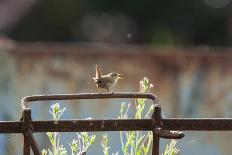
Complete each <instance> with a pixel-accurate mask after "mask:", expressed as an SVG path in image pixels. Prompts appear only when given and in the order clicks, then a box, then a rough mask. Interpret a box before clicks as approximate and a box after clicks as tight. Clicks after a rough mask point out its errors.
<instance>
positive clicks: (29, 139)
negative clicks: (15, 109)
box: [22, 108, 40, 155]
mask: <svg viewBox="0 0 232 155" xmlns="http://www.w3.org/2000/svg"><path fill="white" fill-rule="evenodd" d="M22 116H23V117H22V118H23V119H22V121H23V126H22V129H23V135H24V142H25V143H24V147H23V149H24V150H23V154H24V155H30V146H31V148H32V151H33V152H34V154H35V155H40V152H39V148H38V145H37V143H36V141H35V139H34V137H33V133H32V130H33V125H32V124H31V121H32V119H31V109H29V108H27V109H23V113H22Z"/></svg>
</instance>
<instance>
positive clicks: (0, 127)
mask: <svg viewBox="0 0 232 155" xmlns="http://www.w3.org/2000/svg"><path fill="white" fill-rule="evenodd" d="M0 133H22V122H21V121H0Z"/></svg>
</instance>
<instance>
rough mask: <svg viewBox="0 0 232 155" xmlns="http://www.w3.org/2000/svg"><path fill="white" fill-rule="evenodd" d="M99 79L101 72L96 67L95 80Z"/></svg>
mask: <svg viewBox="0 0 232 155" xmlns="http://www.w3.org/2000/svg"><path fill="white" fill-rule="evenodd" d="M100 77H101V72H100V69H99V68H98V66H97V65H96V78H97V79H98V78H100Z"/></svg>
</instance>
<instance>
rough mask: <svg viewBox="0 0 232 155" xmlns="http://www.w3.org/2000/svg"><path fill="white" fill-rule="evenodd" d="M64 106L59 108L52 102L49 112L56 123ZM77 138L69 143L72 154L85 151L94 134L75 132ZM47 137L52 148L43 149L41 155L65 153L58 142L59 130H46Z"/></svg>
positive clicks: (63, 154) (77, 154) (60, 154)
mask: <svg viewBox="0 0 232 155" xmlns="http://www.w3.org/2000/svg"><path fill="white" fill-rule="evenodd" d="M65 110H66V108H61V107H60V105H59V103H56V104H53V105H52V106H51V110H50V111H49V113H50V114H51V115H52V119H53V120H54V121H55V123H58V121H59V119H60V117H61V116H62V115H63V113H64V111H65ZM76 134H77V139H73V140H72V142H71V143H69V146H70V149H71V152H72V155H81V154H82V153H85V152H86V151H87V150H88V148H89V147H90V146H91V145H92V144H93V142H94V140H95V138H96V135H93V134H92V135H88V133H87V132H81V133H76ZM47 136H48V139H49V141H50V143H51V145H52V150H50V149H49V148H48V149H43V150H42V155H67V150H66V148H64V147H63V145H61V144H60V133H59V132H47Z"/></svg>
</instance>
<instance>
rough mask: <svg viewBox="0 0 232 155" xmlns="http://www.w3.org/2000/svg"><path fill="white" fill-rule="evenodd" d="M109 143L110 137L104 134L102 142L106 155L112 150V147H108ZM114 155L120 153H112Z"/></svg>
mask: <svg viewBox="0 0 232 155" xmlns="http://www.w3.org/2000/svg"><path fill="white" fill-rule="evenodd" d="M108 142H109V140H108V136H107V134H104V135H103V136H102V141H101V146H102V148H103V153H104V155H109V149H110V147H109V146H108ZM112 155H118V152H116V153H112Z"/></svg>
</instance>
